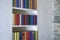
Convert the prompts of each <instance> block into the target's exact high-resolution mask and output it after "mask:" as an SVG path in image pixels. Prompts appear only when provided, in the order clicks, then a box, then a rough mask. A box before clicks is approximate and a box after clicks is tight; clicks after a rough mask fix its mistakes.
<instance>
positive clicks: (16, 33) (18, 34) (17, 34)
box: [16, 32, 19, 40]
mask: <svg viewBox="0 0 60 40" xmlns="http://www.w3.org/2000/svg"><path fill="white" fill-rule="evenodd" d="M16 34H17V40H19V32H17V33H16Z"/></svg>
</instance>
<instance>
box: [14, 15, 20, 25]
mask: <svg viewBox="0 0 60 40" xmlns="http://www.w3.org/2000/svg"><path fill="white" fill-rule="evenodd" d="M14 21H15V22H14V23H15V25H19V24H20V14H14Z"/></svg>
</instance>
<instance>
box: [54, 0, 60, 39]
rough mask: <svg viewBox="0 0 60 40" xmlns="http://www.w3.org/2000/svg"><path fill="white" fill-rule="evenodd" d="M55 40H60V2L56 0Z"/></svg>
mask: <svg viewBox="0 0 60 40" xmlns="http://www.w3.org/2000/svg"><path fill="white" fill-rule="evenodd" d="M53 12H54V21H53V26H54V30H53V34H54V40H60V38H59V37H60V0H54V10H53Z"/></svg>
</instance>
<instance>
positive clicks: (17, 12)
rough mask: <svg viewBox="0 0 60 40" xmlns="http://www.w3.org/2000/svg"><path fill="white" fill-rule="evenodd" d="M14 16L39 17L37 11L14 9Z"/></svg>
mask: <svg viewBox="0 0 60 40" xmlns="http://www.w3.org/2000/svg"><path fill="white" fill-rule="evenodd" d="M13 13H14V14H27V15H37V10H33V9H24V8H17V7H13Z"/></svg>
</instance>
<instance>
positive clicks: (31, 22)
mask: <svg viewBox="0 0 60 40" xmlns="http://www.w3.org/2000/svg"><path fill="white" fill-rule="evenodd" d="M30 25H34V16H33V15H30Z"/></svg>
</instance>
